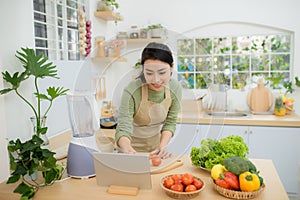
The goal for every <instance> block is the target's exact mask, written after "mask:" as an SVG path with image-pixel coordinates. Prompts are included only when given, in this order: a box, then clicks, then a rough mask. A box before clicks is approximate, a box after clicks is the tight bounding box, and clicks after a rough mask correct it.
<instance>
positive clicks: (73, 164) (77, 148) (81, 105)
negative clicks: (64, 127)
mask: <svg viewBox="0 0 300 200" xmlns="http://www.w3.org/2000/svg"><path fill="white" fill-rule="evenodd" d="M67 102H68V111H69V119H70V124H71V128H72V133H73V137H72V139H71V141H70V144H69V149H68V157H67V173H68V175H69V176H70V177H73V178H88V177H92V176H95V169H94V161H93V156H92V153H93V152H97V151H99V148H98V146H97V144H96V140H95V135H94V132H95V131H96V130H98V129H99V128H100V124H99V115H98V113H97V111H98V109H97V104H96V101H95V98H94V95H93V94H92V93H86V92H78V93H74V94H67Z"/></svg>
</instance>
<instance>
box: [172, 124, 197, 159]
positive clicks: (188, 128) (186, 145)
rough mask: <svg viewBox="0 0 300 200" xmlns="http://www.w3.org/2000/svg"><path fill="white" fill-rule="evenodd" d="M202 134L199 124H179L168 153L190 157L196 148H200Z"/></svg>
mask: <svg viewBox="0 0 300 200" xmlns="http://www.w3.org/2000/svg"><path fill="white" fill-rule="evenodd" d="M201 138H202V137H201V134H200V132H199V125H197V124H177V125H176V131H175V133H174V136H173V137H172V139H171V141H170V144H169V146H168V151H169V152H171V153H173V154H176V155H183V154H185V155H190V152H191V149H192V147H194V146H200V141H201Z"/></svg>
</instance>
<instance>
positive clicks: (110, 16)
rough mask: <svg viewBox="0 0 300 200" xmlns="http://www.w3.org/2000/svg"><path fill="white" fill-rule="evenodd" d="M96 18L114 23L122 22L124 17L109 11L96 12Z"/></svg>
mask: <svg viewBox="0 0 300 200" xmlns="http://www.w3.org/2000/svg"><path fill="white" fill-rule="evenodd" d="M94 16H95V17H99V18H101V19H103V20H106V21H114V20H117V21H122V19H123V18H122V16H121V15H120V14H119V13H115V12H113V11H111V10H107V11H96V12H95V13H94Z"/></svg>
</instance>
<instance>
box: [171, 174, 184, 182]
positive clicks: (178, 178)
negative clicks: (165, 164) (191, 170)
mask: <svg viewBox="0 0 300 200" xmlns="http://www.w3.org/2000/svg"><path fill="white" fill-rule="evenodd" d="M181 177H182V176H181V174H173V175H172V178H173V179H174V181H175V182H176V181H179V180H180V182H181Z"/></svg>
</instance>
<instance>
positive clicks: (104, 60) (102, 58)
mask: <svg viewBox="0 0 300 200" xmlns="http://www.w3.org/2000/svg"><path fill="white" fill-rule="evenodd" d="M92 61H102V62H111V61H116V62H127V59H126V58H123V57H119V58H117V57H93V58H92Z"/></svg>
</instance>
